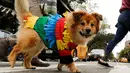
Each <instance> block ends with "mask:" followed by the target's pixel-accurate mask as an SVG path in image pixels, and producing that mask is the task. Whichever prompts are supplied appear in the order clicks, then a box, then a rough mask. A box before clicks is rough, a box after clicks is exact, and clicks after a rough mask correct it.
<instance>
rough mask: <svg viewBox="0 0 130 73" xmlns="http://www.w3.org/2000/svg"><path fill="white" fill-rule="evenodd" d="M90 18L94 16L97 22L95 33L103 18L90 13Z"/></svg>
mask: <svg viewBox="0 0 130 73" xmlns="http://www.w3.org/2000/svg"><path fill="white" fill-rule="evenodd" d="M92 16H94V17H95V18H96V20H97V25H96V29H97V33H98V31H99V29H100V21H101V20H103V17H102V15H101V14H98V13H92Z"/></svg>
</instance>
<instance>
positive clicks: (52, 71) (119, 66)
mask: <svg viewBox="0 0 130 73" xmlns="http://www.w3.org/2000/svg"><path fill="white" fill-rule="evenodd" d="M48 63H50V64H51V65H50V66H49V67H37V68H36V69H35V70H31V69H24V68H23V67H22V62H16V65H15V67H14V68H10V67H9V64H8V62H0V73H70V72H69V71H68V69H67V68H66V67H64V68H63V71H62V72H59V71H58V70H57V69H56V67H57V64H58V62H48ZM110 64H111V65H113V66H114V68H104V67H101V66H99V65H97V62H76V66H77V67H78V68H79V69H80V70H81V72H82V73H130V63H117V62H110Z"/></svg>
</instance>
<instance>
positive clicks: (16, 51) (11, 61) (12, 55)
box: [8, 45, 20, 68]
mask: <svg viewBox="0 0 130 73" xmlns="http://www.w3.org/2000/svg"><path fill="white" fill-rule="evenodd" d="M19 51H20V49H19V47H18V45H15V46H14V48H13V50H12V51H11V52H10V54H9V56H8V61H9V64H10V66H11V68H13V67H14V64H15V61H16V57H17V55H18V54H19Z"/></svg>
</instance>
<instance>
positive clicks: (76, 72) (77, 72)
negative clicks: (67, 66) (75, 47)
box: [72, 69, 81, 73]
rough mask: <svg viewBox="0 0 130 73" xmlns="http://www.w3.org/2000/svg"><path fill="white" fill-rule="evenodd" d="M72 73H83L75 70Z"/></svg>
mask: <svg viewBox="0 0 130 73" xmlns="http://www.w3.org/2000/svg"><path fill="white" fill-rule="evenodd" d="M72 73H81V71H80V70H79V69H74V70H73V71H72Z"/></svg>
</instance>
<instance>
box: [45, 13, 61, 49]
mask: <svg viewBox="0 0 130 73" xmlns="http://www.w3.org/2000/svg"><path fill="white" fill-rule="evenodd" d="M61 17H62V16H61V15H59V14H55V15H50V16H49V18H48V22H47V24H46V25H45V26H44V31H45V33H46V36H45V39H46V40H47V42H48V44H49V45H48V47H49V48H52V47H53V46H54V45H55V44H56V37H55V26H56V22H57V21H58V20H59V19H60V18H61Z"/></svg>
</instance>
